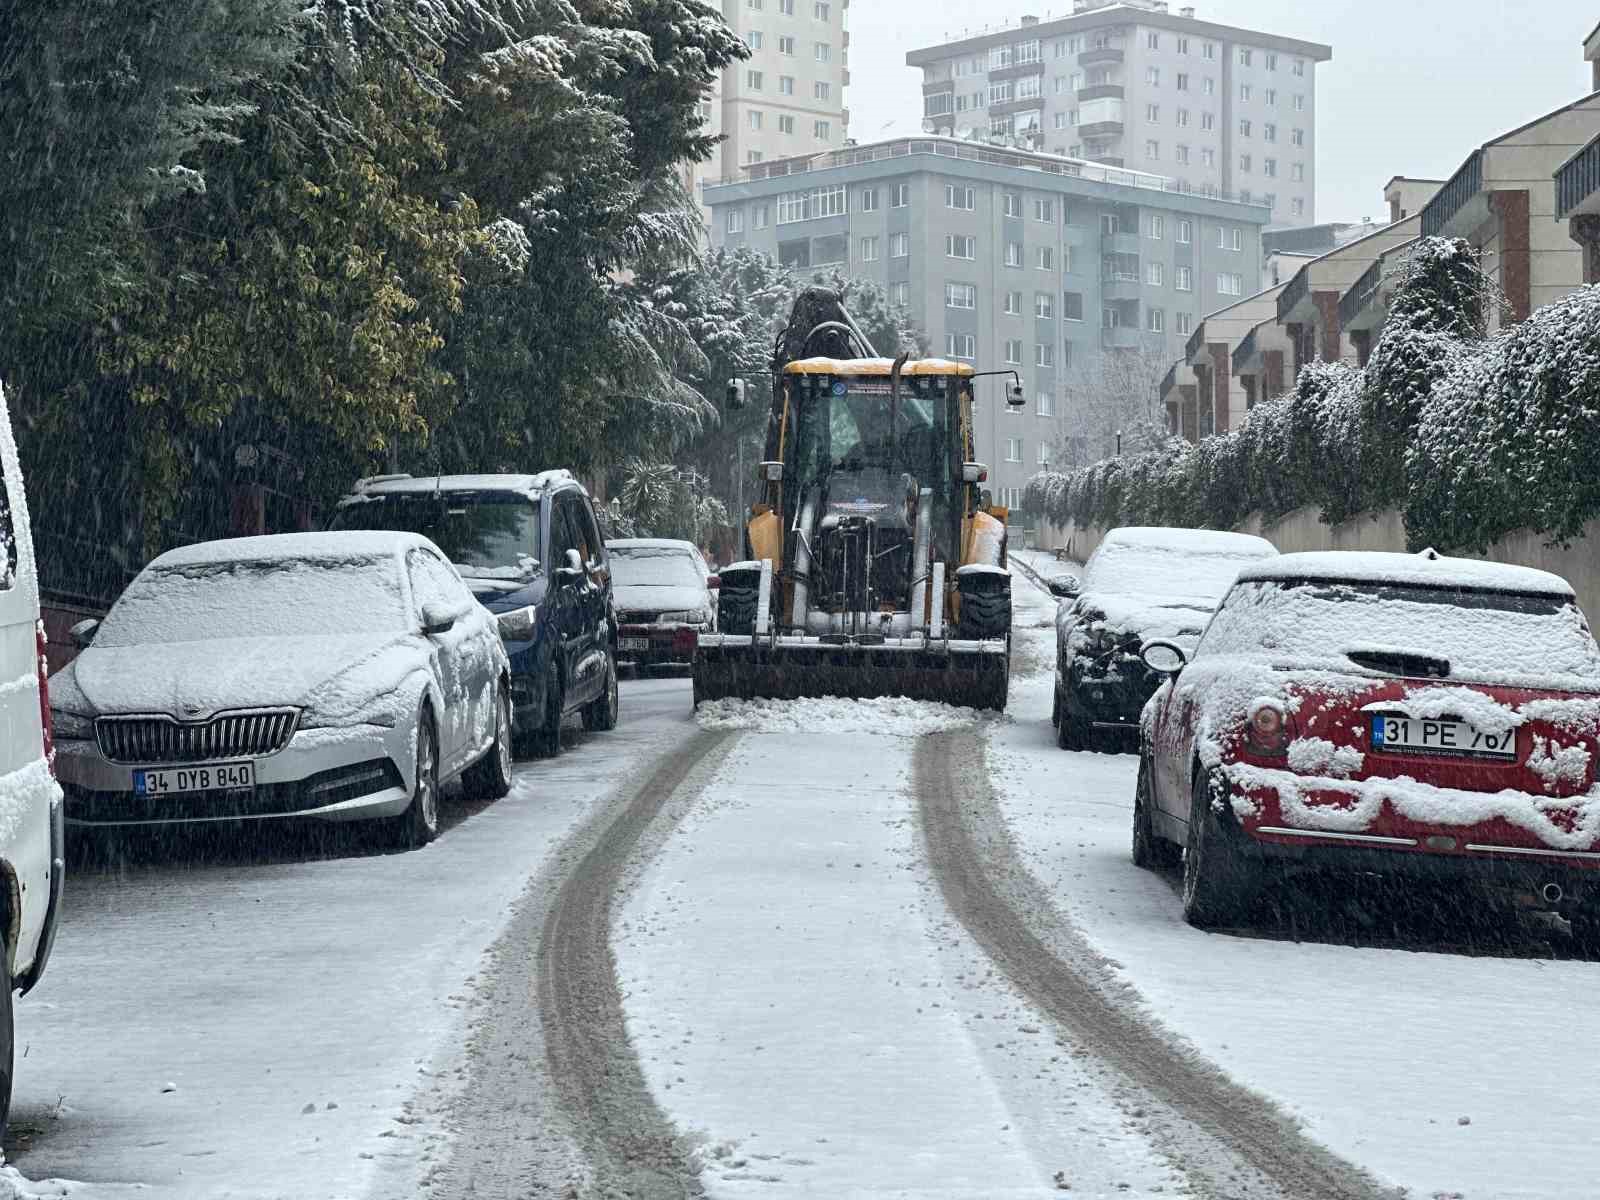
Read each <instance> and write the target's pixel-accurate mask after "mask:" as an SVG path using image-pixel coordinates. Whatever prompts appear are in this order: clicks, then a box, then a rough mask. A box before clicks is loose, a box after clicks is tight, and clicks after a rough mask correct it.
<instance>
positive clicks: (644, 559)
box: [606, 538, 720, 665]
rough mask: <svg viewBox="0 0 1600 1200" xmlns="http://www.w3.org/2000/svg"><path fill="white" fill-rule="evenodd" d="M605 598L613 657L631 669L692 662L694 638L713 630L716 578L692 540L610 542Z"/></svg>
mask: <svg viewBox="0 0 1600 1200" xmlns="http://www.w3.org/2000/svg"><path fill="white" fill-rule="evenodd" d="M606 553H607V557H608V558H609V560H610V562H611V595H612V602H613V603H614V604H615V605H616V609H617V657H618V658H619V659H621V660H622V661H624V662H630V663H634V664H636V665H653V664H656V663H675V662H676V663H687V662H693V661H694V653H695V644H696V637H697V635H698V634H701V633H710V632H712V631H713V630H715V629H716V627H717V602H716V599H715V597H714V593H715V591H716V589H717V586H718V584H719V583H720V580H719V579H718V578H717V576H715V575H713V574H712V573H711V568H710V567H708V566H707V565H706V560H705V557H704V556H703V555H702V554H701V553H700V551H699V550H698V549H697V548H696V547H695V544H694V543H693V542H685V541H679V540H678V539H676V538H613V539H611V540H610V541H608V542H607V543H606Z"/></svg>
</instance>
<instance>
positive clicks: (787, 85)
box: [778, 75, 794, 96]
mask: <svg viewBox="0 0 1600 1200" xmlns="http://www.w3.org/2000/svg"><path fill="white" fill-rule="evenodd" d="M778 95H780V96H792V95H794V76H793V75H779V76H778Z"/></svg>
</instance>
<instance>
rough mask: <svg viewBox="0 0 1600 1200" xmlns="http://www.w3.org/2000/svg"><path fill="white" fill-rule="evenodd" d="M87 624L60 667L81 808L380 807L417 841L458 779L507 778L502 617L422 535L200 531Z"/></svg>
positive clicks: (140, 820)
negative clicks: (201, 539)
mask: <svg viewBox="0 0 1600 1200" xmlns="http://www.w3.org/2000/svg"><path fill="white" fill-rule="evenodd" d="M73 636H74V639H75V640H76V641H77V642H78V643H79V645H81V646H82V647H83V651H82V653H80V654H79V655H78V657H77V659H76V660H75V661H74V662H73V663H72V664H71V665H70V666H68V667H66V668H64V669H63V670H62V671H60V672H59V673H58V674H57V675H56V676H55V677H54V678H52V679H51V680H50V706H51V712H52V716H53V717H54V721H55V737H56V747H57V771H58V774H59V776H60V779H61V783H62V785H63V786H64V788H65V790H66V819H67V824H68V825H69V826H79V827H84V826H139V825H173V824H185V823H203V822H217V821H250V820H263V819H270V818H315V819H320V820H324V821H351V820H361V819H378V820H381V821H382V822H383V829H384V832H385V834H386V835H387V837H388V839H389V840H391V841H392V842H393V843H395V844H398V845H401V846H407V847H409V846H419V845H421V844H423V843H424V842H427V841H429V840H431V839H432V838H433V837H434V835H435V834H436V833H437V832H438V830H439V789H440V785H441V784H443V783H445V782H446V781H448V780H450V779H452V778H454V777H456V776H458V775H460V776H462V777H463V779H464V782H465V785H466V789H467V792H468V794H469V795H472V796H475V797H483V798H497V797H499V796H503V795H505V793H506V792H507V791H508V790H509V789H510V786H511V719H510V691H509V687H510V683H509V678H510V675H509V665H508V663H507V660H506V654H505V649H504V647H503V645H502V644H501V641H500V634H499V631H498V629H497V628H496V626H495V623H494V618H493V617H492V616H490V614H489V613H488V611H487V610H486V609H484V608H483V607H482V606H481V605H480V604H478V603H477V601H476V600H475V599H474V598H473V596H472V593H471V592H470V591H468V589H467V587H466V585H465V584H464V583H462V581H461V578H460V576H459V575H457V573H456V571H455V568H454V567H452V566H451V565H450V564H449V562H448V561H447V560H446V559H445V557H444V556H443V554H441V553H440V552H439V549H438V548H437V547H436V546H435V545H434V544H433V543H432V542H430V541H429V540H428V539H427V538H425V537H420V536H418V535H416V534H408V533H381V532H379V533H373V532H350V533H293V534H281V535H277V536H272V537H254V538H238V539H234V540H229V541H219V542H205V543H201V544H199V545H194V546H185V547H183V548H181V549H178V550H171V551H168V552H167V553H166V554H163V555H161V557H159V558H157V559H156V560H155V561H154V562H152V563H151V564H150V565H149V566H147V567H146V568H145V569H144V570H143V571H142V572H141V573H140V574H139V576H138V578H136V579H135V580H134V581H133V583H131V584H130V585H129V586H128V589H127V591H125V592H124V593H123V594H122V596H121V598H120V599H118V601H117V603H116V604H115V606H113V608H112V609H111V612H110V613H109V614H108V615H107V617H106V619H105V621H104V623H102V624H96V623H95V622H92V621H86V622H84V623H83V624H82V625H80V626H78V627H76V628H75V629H74V630H73Z"/></svg>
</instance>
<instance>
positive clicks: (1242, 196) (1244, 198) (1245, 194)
mask: <svg viewBox="0 0 1600 1200" xmlns="http://www.w3.org/2000/svg"><path fill="white" fill-rule="evenodd" d="M1239 203H1240V204H1249V203H1250V189H1249V188H1240V189H1239Z"/></svg>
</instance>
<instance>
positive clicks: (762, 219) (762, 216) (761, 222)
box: [750, 204, 767, 229]
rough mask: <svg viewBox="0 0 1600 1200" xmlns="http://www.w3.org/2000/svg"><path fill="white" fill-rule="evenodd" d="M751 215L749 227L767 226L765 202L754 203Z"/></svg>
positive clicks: (762, 227)
mask: <svg viewBox="0 0 1600 1200" xmlns="http://www.w3.org/2000/svg"><path fill="white" fill-rule="evenodd" d="M753 216H754V219H753V220H752V221H751V222H750V228H752V229H765V228H766V227H767V206H766V205H765V204H758V205H756V208H755V213H754V214H753Z"/></svg>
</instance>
